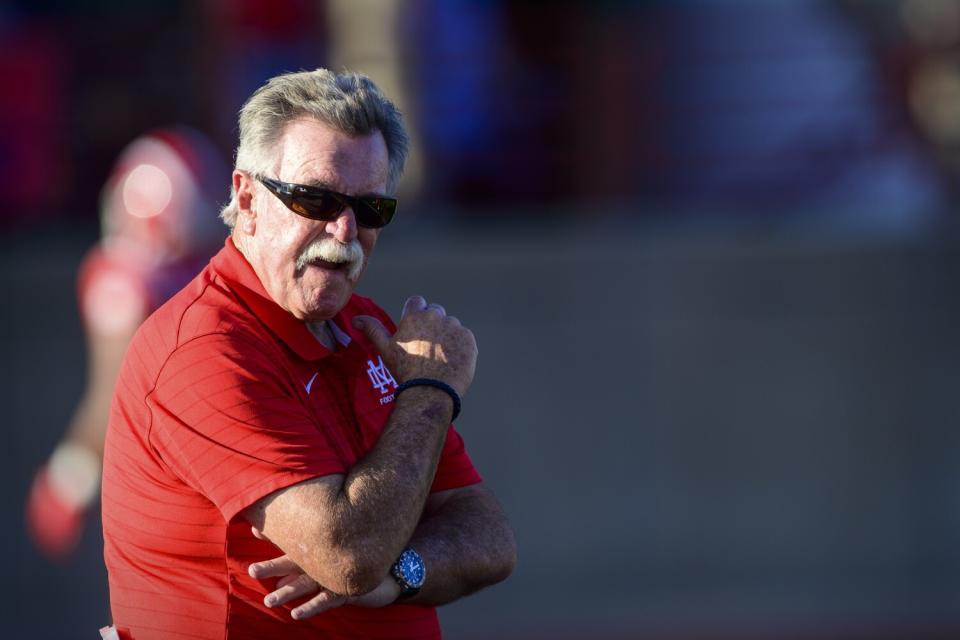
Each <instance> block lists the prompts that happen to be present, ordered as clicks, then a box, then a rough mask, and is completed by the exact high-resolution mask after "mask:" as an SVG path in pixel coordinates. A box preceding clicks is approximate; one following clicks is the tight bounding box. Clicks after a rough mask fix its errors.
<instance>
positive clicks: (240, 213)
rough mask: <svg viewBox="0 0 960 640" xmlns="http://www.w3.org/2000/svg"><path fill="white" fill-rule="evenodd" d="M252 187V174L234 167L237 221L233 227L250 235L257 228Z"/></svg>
mask: <svg viewBox="0 0 960 640" xmlns="http://www.w3.org/2000/svg"><path fill="white" fill-rule="evenodd" d="M253 189H254V179H253V176H251V175H250V174H249V173H247V172H246V171H240V170H239V169H234V171H233V191H234V193H236V194H237V195H236V203H237V221H236V223H235V224H234V227H235V228H238V229H239V230H240V231H242V232H243V233H245V234H247V235H250V236H252V235H253V234H254V233H255V232H256V230H257V212H256V211H254V210H253Z"/></svg>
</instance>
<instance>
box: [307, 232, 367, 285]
mask: <svg viewBox="0 0 960 640" xmlns="http://www.w3.org/2000/svg"><path fill="white" fill-rule="evenodd" d="M317 260H323V261H324V262H334V263H347V264H348V267H347V275H348V277H349V278H350V279H351V280H355V279H356V278H357V277H359V275H360V270H361V269H362V268H363V248H362V247H361V246H360V242H359V241H357V240H352V241H351V242H350V244H343V243H342V242H338V241H337V240H334V239H333V238H320V239H318V240H315V241H314V242H312V243H310V245H308V246H307V248H306V249H304V250H303V251H302V252H300V255H299V256H298V257H297V271H303V270H304V269H306V267H307V265H308V264H310V263H311V262H315V261H317Z"/></svg>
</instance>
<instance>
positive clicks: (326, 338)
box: [307, 320, 337, 351]
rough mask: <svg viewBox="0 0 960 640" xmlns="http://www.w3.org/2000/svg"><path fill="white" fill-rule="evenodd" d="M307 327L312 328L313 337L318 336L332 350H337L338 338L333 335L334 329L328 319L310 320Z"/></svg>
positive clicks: (321, 342)
mask: <svg viewBox="0 0 960 640" xmlns="http://www.w3.org/2000/svg"><path fill="white" fill-rule="evenodd" d="M307 329H309V330H310V333H312V334H313V337H314V338H316V339H317V340H318V341H319V342H320V344H322V345H323V346H325V347H326V348H327V349H329V350H330V351H336V350H337V340H336V338H335V337H334V335H333V329H331V328H330V324H329V323H328V322H327V321H326V320H320V321H319V322H308V323H307Z"/></svg>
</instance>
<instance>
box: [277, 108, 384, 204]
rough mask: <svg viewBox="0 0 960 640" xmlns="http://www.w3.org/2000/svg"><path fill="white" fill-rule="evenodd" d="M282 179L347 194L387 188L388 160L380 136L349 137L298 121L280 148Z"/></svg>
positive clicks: (313, 122)
mask: <svg viewBox="0 0 960 640" xmlns="http://www.w3.org/2000/svg"><path fill="white" fill-rule="evenodd" d="M278 147H279V148H278V152H279V157H278V163H277V165H278V167H277V168H278V170H279V177H280V178H281V179H282V180H285V181H287V182H296V183H299V184H309V185H316V186H322V187H328V188H331V189H336V190H341V191H347V192H351V191H352V192H378V191H382V190H383V189H384V188H385V187H386V181H387V172H388V165H389V158H388V154H387V148H386V142H385V141H384V139H383V135H382V134H381V133H380V132H379V131H376V132H373V133H371V134H366V135H360V136H350V135H347V134H345V133H343V132H341V131H338V130H336V129H334V128H333V127H330V126H329V125H326V124H324V123H322V122H319V121H317V120H314V119H312V118H308V119H300V120H295V121H293V122H291V123H290V124H288V125H287V126H286V128H285V129H284V133H283V136H282V137H281V139H280V144H279V145H278Z"/></svg>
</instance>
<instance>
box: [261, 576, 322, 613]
mask: <svg viewBox="0 0 960 640" xmlns="http://www.w3.org/2000/svg"><path fill="white" fill-rule="evenodd" d="M277 585H278V586H279V588H277V589H275V590H274V591H271V592H270V593H268V594H267V595H266V596H265V597H264V598H263V604H265V605H267V606H268V607H279V606H280V605H282V604H286V603H287V602H290V601H291V600H294V599H295V598H301V597H303V596H306V595H309V594H311V593H314V592H316V591H317V589H319V588H320V585H319V584H317V581H316V580H314V579H313V578H311V577H310V576H308V575H307V574H305V573H301V574H300V575H297V576H287V577H286V578H284V579H283V580H280V581H279V582H277Z"/></svg>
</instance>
